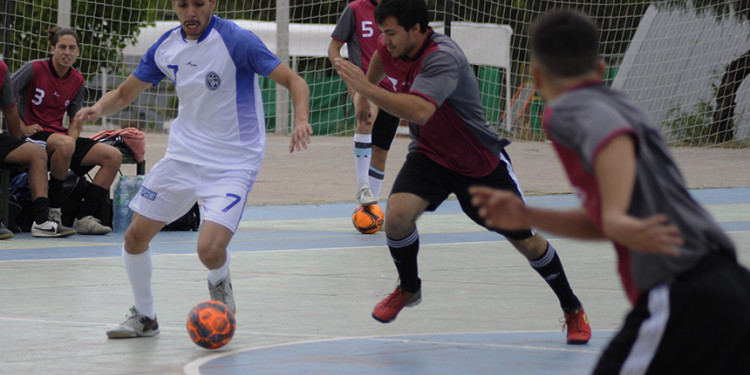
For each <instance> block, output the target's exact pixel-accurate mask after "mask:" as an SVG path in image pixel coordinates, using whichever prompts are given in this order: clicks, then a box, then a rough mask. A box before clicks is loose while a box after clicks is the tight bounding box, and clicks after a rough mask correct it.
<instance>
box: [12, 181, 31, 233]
mask: <svg viewBox="0 0 750 375" xmlns="http://www.w3.org/2000/svg"><path fill="white" fill-rule="evenodd" d="M11 175H12V176H13V177H12V178H11V180H10V184H9V188H8V193H10V196H9V202H8V208H9V211H8V213H9V214H10V215H9V220H8V221H10V222H9V223H7V224H8V229H10V230H11V231H12V232H14V233H19V232H29V231H31V224H32V223H33V222H34V209H33V207H32V204H31V188H30V187H29V178H28V175H27V173H26V172H25V171H24V170H23V169H21V168H16V169H12V170H11ZM14 211H15V213H14Z"/></svg>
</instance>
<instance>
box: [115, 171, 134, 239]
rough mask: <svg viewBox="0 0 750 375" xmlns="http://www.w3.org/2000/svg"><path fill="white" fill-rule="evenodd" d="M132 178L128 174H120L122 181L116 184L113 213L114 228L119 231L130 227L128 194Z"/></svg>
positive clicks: (122, 231)
mask: <svg viewBox="0 0 750 375" xmlns="http://www.w3.org/2000/svg"><path fill="white" fill-rule="evenodd" d="M130 185H131V184H130V178H128V176H120V181H118V182H117V185H116V186H115V197H114V199H113V205H114V207H113V208H114V209H113V211H114V212H113V215H112V230H113V231H115V232H118V233H124V232H125V229H128V225H130V220H128V213H129V211H130V209H129V208H128V203H130V200H129V199H128V194H129V190H130Z"/></svg>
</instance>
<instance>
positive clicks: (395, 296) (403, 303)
mask: <svg viewBox="0 0 750 375" xmlns="http://www.w3.org/2000/svg"><path fill="white" fill-rule="evenodd" d="M420 302H422V290H421V289H420V290H418V291H416V292H414V293H412V292H406V291H403V290H401V287H400V286H399V287H397V288H396V290H394V291H393V293H391V295H389V296H388V297H386V298H385V299H384V300H382V301H380V303H378V304H377V305H375V309H373V310H372V317H373V318H375V320H377V321H379V322H381V323H388V322H390V321H392V320H393V319H396V316H397V315H398V313H399V312H400V311H401V309H403V308H404V307H412V306H416V305H418V304H419V303H420Z"/></svg>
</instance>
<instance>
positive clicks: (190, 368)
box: [183, 330, 614, 375]
mask: <svg viewBox="0 0 750 375" xmlns="http://www.w3.org/2000/svg"><path fill="white" fill-rule="evenodd" d="M549 332H557V331H496V332H446V333H427V334H414V335H404V334H398V335H387V336H340V337H332V338H328V339H322V340H307V341H297V342H290V343H282V344H273V345H265V346H259V347H255V348H243V349H236V350H232V351H228V352H222V353H216V354H211V355H207V356H205V357H201V358H198V359H196V360H193V361H191V362H188V364H186V365H185V367H183V371H184V373H185V375H200V374H201V372H200V367H201V366H202V365H203V364H205V363H206V362H210V361H212V360H214V359H218V358H222V357H227V356H231V355H235V354H239V353H246V352H254V351H259V350H266V349H274V348H282V347H287V346H294V345H306V344H319V343H324V342H332V341H346V340H373V341H389V342H403V343H416V344H430V345H455V346H458V345H460V346H473V347H487V348H494V347H496V348H510V349H525V350H538V351H556V352H577V353H592V354H599V353H601V350H592V349H579V348H550V347H541V346H533V345H512V344H475V343H466V342H450V341H426V340H415V339H408V338H404V336H412V337H416V336H440V335H477V334H483V335H484V334H505V333H549ZM594 332H614V331H611V330H596V331H594Z"/></svg>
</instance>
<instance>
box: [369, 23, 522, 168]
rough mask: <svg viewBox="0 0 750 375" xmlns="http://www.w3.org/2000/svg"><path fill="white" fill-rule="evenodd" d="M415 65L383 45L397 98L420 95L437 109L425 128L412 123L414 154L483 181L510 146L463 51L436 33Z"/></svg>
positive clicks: (382, 56)
mask: <svg viewBox="0 0 750 375" xmlns="http://www.w3.org/2000/svg"><path fill="white" fill-rule="evenodd" d="M428 33H429V35H428V38H427V40H426V41H425V44H424V45H423V46H422V47H421V49H420V51H419V53H418V54H417V55H416V56H415V58H414V59H409V60H407V59H403V58H396V59H394V58H393V57H392V56H391V54H390V52H388V49H387V48H386V47H385V46H384V45H382V44H380V45H379V46H378V56H380V60H381V61H382V62H383V68H384V69H385V73H386V75H387V76H388V77H390V78H392V79H395V82H396V92H398V93H407V94H412V95H419V96H421V97H423V98H424V99H427V100H429V101H430V102H431V103H432V104H434V105H435V107H437V109H436V111H435V113H434V114H433V115H432V117H431V118H430V119H429V120H428V121H427V123H425V124H424V125H417V124H414V123H409V132H410V136H411V138H412V142H411V144H410V145H409V151H410V152H421V153H423V154H425V155H426V156H427V157H429V158H430V159H431V160H433V161H434V162H436V163H438V164H440V165H442V166H444V167H446V168H448V169H451V170H453V171H455V172H458V173H461V174H464V175H466V176H469V177H482V176H486V175H488V174H489V173H490V172H492V171H493V170H494V169H495V168H496V167H497V165H498V163H499V160H500V159H499V157H500V151H501V150H502V149H503V147H505V146H507V145H508V144H510V141H508V140H507V139H504V138H500V136H499V135H498V134H497V132H495V130H494V129H492V127H490V125H489V124H488V123H487V119H486V118H485V117H484V112H483V110H482V102H481V100H480V98H479V85H478V83H477V78H476V76H475V75H474V71H473V70H472V68H471V66H470V65H469V61H468V60H467V59H466V56H465V55H464V53H463V51H461V48H459V47H458V45H457V44H456V43H455V42H454V41H453V40H452V39H451V38H449V37H448V36H446V35H443V34H439V33H435V32H433V31H432V28H430V30H429V31H428Z"/></svg>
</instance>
